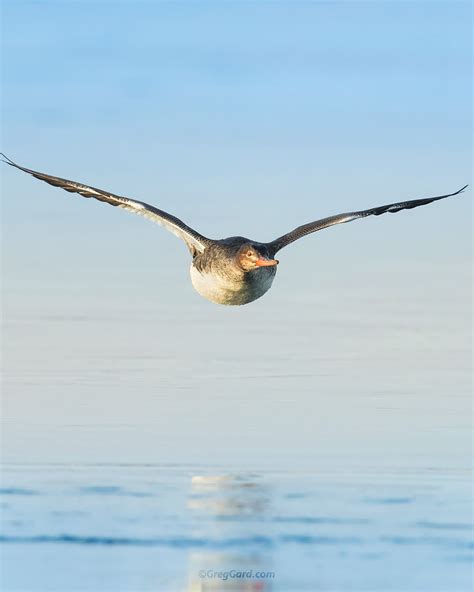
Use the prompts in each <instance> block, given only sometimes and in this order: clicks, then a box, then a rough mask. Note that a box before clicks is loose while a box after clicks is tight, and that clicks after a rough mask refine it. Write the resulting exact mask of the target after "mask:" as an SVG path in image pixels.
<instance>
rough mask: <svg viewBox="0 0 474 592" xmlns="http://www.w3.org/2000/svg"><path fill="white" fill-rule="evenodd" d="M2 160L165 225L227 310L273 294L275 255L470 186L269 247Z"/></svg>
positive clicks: (319, 225)
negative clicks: (211, 233) (212, 234)
mask: <svg viewBox="0 0 474 592" xmlns="http://www.w3.org/2000/svg"><path fill="white" fill-rule="evenodd" d="M0 156H1V157H2V158H3V162H5V163H7V164H9V165H10V166H12V167H15V168H17V169H20V170H21V171H24V172H25V173H28V174H30V175H33V177H36V178H37V179H40V180H41V181H45V182H46V183H49V184H50V185H54V186H55V187H60V188H61V189H65V190H66V191H69V192H70V193H78V194H79V195H82V196H83V197H93V198H94V199H98V200H99V201H103V202H106V203H108V204H110V205H112V206H117V207H119V208H123V209H124V210H127V211H129V212H133V213H134V214H138V215H139V216H144V217H145V218H148V219H150V220H152V221H153V222H156V223H157V224H161V225H162V226H164V227H165V228H166V229H167V230H169V231H170V232H172V233H173V234H175V235H176V236H177V237H179V238H180V239H181V240H183V241H184V242H185V243H186V245H187V247H188V249H189V251H190V252H191V255H192V262H191V281H192V284H193V286H194V289H195V290H196V291H197V292H198V293H199V294H200V295H201V296H203V297H204V298H207V299H208V300H211V301H212V302H215V303H217V304H227V305H242V304H248V303H249V302H253V301H254V300H257V298H260V297H261V296H263V295H264V294H265V292H267V291H268V290H269V289H270V287H271V285H272V282H273V280H274V278H275V274H276V269H277V265H278V263H279V262H278V261H277V259H275V255H276V254H277V253H278V251H280V250H281V249H283V247H286V246H288V245H289V244H291V243H292V242H294V241H296V240H298V239H300V238H302V237H303V236H306V235H307V234H311V233H313V232H317V231H318V230H323V229H324V228H329V226H334V225H335V224H343V223H345V222H352V220H358V219H359V218H366V217H367V216H380V215H381V214H385V213H386V212H389V213H392V214H394V213H397V212H400V211H401V210H410V209H412V208H417V207H418V206H424V205H426V204H429V203H431V202H433V201H438V200H440V199H445V198H447V197H452V196H454V195H458V194H459V193H461V192H462V191H464V189H466V187H467V185H465V186H464V187H462V188H461V189H459V190H458V191H455V192H454V193H448V194H446V195H438V196H436V197H425V198H422V199H414V200H411V201H402V202H398V203H392V204H388V205H385V206H378V207H375V208H370V209H368V210H360V211H357V212H346V213H343V214H337V215H336V216H329V217H328V218H322V219H321V220H316V221H314V222H309V223H308V224H303V226H298V228H295V229H294V230H291V231H290V232H288V233H286V234H284V235H283V236H280V237H278V238H276V239H275V240H273V241H270V242H266V243H262V242H258V241H254V240H250V239H248V238H244V237H242V236H232V237H230V238H224V239H218V240H215V239H210V238H207V237H205V236H203V235H202V234H200V233H199V232H197V231H196V230H194V229H193V228H191V227H190V226H188V225H187V224H185V223H184V222H182V221H181V220H180V219H179V218H176V217H175V216H173V215H172V214H168V213H167V212H164V211H163V210H160V209H158V208H156V207H155V206H151V205H149V204H147V203H145V202H142V201H137V200H134V199H130V198H128V197H121V196H119V195H115V194H114V193H109V192H108V191H104V190H102V189H97V188H96V187H90V186H89V185H84V184H83V183H77V182H76V181H68V180H67V179H62V178H61V177H54V176H52V175H47V174H45V173H40V172H38V171H33V170H31V169H28V168H25V167H22V166H20V165H18V164H16V163H14V162H13V161H12V160H10V159H9V158H8V157H7V156H5V155H4V154H1V153H0Z"/></svg>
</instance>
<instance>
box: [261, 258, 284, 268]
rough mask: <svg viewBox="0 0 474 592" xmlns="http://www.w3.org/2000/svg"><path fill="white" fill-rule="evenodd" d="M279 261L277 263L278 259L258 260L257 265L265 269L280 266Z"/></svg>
mask: <svg viewBox="0 0 474 592" xmlns="http://www.w3.org/2000/svg"><path fill="white" fill-rule="evenodd" d="M278 263H279V261H277V260H276V259H257V261H255V265H258V267H265V266H267V265H278Z"/></svg>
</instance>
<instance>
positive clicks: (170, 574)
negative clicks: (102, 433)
mask: <svg viewBox="0 0 474 592" xmlns="http://www.w3.org/2000/svg"><path fill="white" fill-rule="evenodd" d="M330 465H331V463H324V462H322V461H321V462H320V463H319V466H317V465H315V466H313V467H311V468H308V467H306V468H305V467H303V466H301V467H299V468H295V467H289V466H287V467H284V468H282V467H280V468H279V469H271V468H270V469H265V468H264V467H255V468H253V469H251V470H248V469H247V470H243V469H242V468H240V469H238V468H237V467H234V468H232V467H229V466H219V465H216V466H213V467H209V466H199V465H182V466H178V465H175V466H173V465H168V466H166V465H154V464H142V465H140V464H133V465H127V464H96V465H94V464H88V465H86V464H75V465H67V464H47V465H40V464H34V465H24V464H22V465H20V464H11V465H7V466H5V467H4V474H3V483H2V521H3V525H2V537H1V540H2V543H3V545H2V547H3V549H2V564H3V576H2V577H3V582H2V589H3V590H5V591H13V590H18V591H19V590H22V591H29V592H33V591H38V592H40V591H41V592H45V591H49V590H51V591H52V590H54V591H58V592H59V591H61V592H65V591H69V590H78V591H79V590H80V591H94V592H98V591H111V592H112V591H118V590H124V591H125V590H127V591H134V592H139V591H142V590H143V591H145V590H146V591H157V592H158V591H159V592H175V591H176V592H178V591H205V590H209V591H211V590H212V591H221V590H222V591H231V590H232V591H242V592H244V591H249V590H252V591H253V590H255V591H256V590H259V591H270V590H273V591H277V590H279V591H280V590H281V591H285V592H293V591H294V592H297V591H303V590H305V591H306V590H307V591H315V590H334V591H336V590H337V591H340V592H343V591H346V590H359V591H363V590H374V591H378V592H380V591H382V590H396V591H399V592H411V591H413V592H415V591H422V590H423V591H425V590H426V591H434V590H439V591H444V592H448V591H449V592H451V591H452V592H454V591H466V592H467V591H468V590H470V589H471V585H472V580H471V576H472V571H471V570H472V553H473V547H474V543H473V539H472V514H471V510H472V508H471V502H472V499H471V490H470V481H469V474H468V471H467V470H464V469H462V468H458V469H453V468H449V469H448V468H446V467H442V466H429V467H424V468H417V469H413V468H407V467H405V468H404V467H398V468H395V467H392V468H388V467H386V468H385V469H384V468H383V467H378V468H377V467H374V468H373V469H368V468H367V467H366V468H365V469H361V468H359V469H357V467H352V468H351V469H347V468H344V467H334V466H330ZM226 574H229V575H228V576H227V578H228V579H225V578H226ZM256 574H259V575H260V576H261V577H257V576H256ZM262 574H263V575H262ZM232 575H234V577H232Z"/></svg>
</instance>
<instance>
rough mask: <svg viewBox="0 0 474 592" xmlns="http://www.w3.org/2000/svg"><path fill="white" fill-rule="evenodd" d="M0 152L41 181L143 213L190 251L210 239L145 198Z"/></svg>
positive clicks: (200, 248)
mask: <svg viewBox="0 0 474 592" xmlns="http://www.w3.org/2000/svg"><path fill="white" fill-rule="evenodd" d="M0 156H2V157H3V159H4V160H3V162H6V163H7V164H9V165H10V166H12V167H15V168H17V169H19V170H21V171H24V172H25V173H28V174H29V175H32V176H33V177H36V178H37V179H40V180H41V181H45V182H46V183H49V184H50V185H53V186H54V187H60V188H61V189H64V190H65V191H69V192H70V193H78V194H79V195H82V197H87V198H91V197H92V198H94V199H97V200H99V201H102V202H105V203H108V204H110V205H112V206H115V207H119V208H122V209H124V210H127V211H128V212H132V213H134V214H137V215H139V216H143V217H145V218H148V219H149V220H151V221H152V222H155V223H157V224H160V225H161V226H163V227H164V228H166V229H167V230H169V231H170V232H172V233H173V234H174V235H176V236H177V237H179V238H180V239H182V240H183V241H184V242H185V243H186V244H187V246H188V248H189V249H190V251H191V252H194V251H196V250H197V251H198V252H200V253H202V252H203V251H204V249H205V248H206V246H208V245H209V244H210V243H211V242H212V241H211V240H210V239H208V238H206V237H204V236H202V235H201V234H199V232H196V231H195V230H194V229H193V228H191V227H190V226H188V225H187V224H185V223H184V222H183V221H182V220H180V219H179V218H176V217H175V216H173V215H172V214H168V213H167V212H164V211H163V210H160V209H158V208H155V207H154V206H151V205H149V204H147V203H145V202H142V201H137V200H134V199H130V198H128V197H122V196H120V195H115V194H114V193H110V192H108V191H104V190H102V189H97V187H91V186H89V185H84V184H83V183H77V182H76V181H70V180H68V179H63V178H61V177H54V176H53V175H47V174H45V173H40V172H38V171H33V170H32V169H28V168H25V167H22V166H20V165H18V164H16V163H14V162H13V161H12V160H11V159H10V158H8V157H7V156H5V155H4V154H1V153H0Z"/></svg>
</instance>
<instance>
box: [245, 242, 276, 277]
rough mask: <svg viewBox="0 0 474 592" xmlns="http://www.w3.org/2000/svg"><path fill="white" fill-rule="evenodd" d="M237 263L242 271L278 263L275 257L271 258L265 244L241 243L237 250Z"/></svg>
mask: <svg viewBox="0 0 474 592" xmlns="http://www.w3.org/2000/svg"><path fill="white" fill-rule="evenodd" d="M236 259H237V264H238V265H239V267H241V268H242V269H243V270H244V271H252V269H257V268H259V267H267V266H269V265H278V261H277V260H276V259H272V258H271V257H270V255H269V253H268V250H267V248H266V247H265V245H253V244H251V243H245V244H243V245H242V246H241V247H240V249H239V250H238V251H237V257H236Z"/></svg>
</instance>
